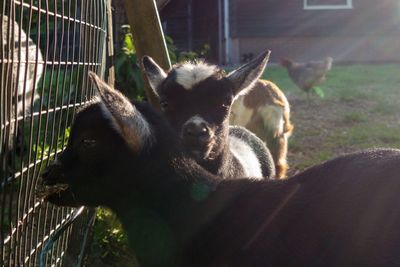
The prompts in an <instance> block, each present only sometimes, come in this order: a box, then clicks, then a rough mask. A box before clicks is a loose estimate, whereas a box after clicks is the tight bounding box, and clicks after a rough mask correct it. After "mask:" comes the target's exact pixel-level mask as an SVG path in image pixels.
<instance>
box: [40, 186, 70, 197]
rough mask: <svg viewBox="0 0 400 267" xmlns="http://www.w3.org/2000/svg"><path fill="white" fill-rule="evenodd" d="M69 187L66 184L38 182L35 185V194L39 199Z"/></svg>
mask: <svg viewBox="0 0 400 267" xmlns="http://www.w3.org/2000/svg"><path fill="white" fill-rule="evenodd" d="M68 188H69V185H68V184H54V185H45V184H43V183H41V184H39V185H38V186H37V187H36V196H37V197H38V198H40V199H43V198H45V197H48V196H50V195H53V194H56V193H61V192H62V191H65V190H67V189H68Z"/></svg>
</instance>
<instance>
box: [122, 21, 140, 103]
mask: <svg viewBox="0 0 400 267" xmlns="http://www.w3.org/2000/svg"><path fill="white" fill-rule="evenodd" d="M122 27H123V32H124V37H123V42H122V48H121V50H120V51H117V53H116V56H115V81H116V87H117V88H118V89H119V90H121V91H122V92H123V93H124V94H125V95H126V96H127V97H129V98H132V99H133V98H135V99H138V100H143V99H144V98H145V92H144V87H143V86H144V84H143V79H142V77H141V75H140V67H139V65H138V63H137V62H138V58H137V55H136V49H135V46H134V44H133V38H132V33H131V32H130V27H129V25H123V26H122Z"/></svg>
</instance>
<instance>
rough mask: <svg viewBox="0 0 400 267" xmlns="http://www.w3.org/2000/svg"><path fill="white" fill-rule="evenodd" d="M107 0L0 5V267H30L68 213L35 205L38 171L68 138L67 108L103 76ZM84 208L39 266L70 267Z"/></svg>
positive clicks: (4, 1) (85, 217)
mask: <svg viewBox="0 0 400 267" xmlns="http://www.w3.org/2000/svg"><path fill="white" fill-rule="evenodd" d="M106 1H107V0H85V1H80V0H20V1H18V0H1V1H0V43H1V47H0V125H1V129H0V165H1V169H0V170H1V172H0V266H38V264H39V263H38V262H39V256H40V252H41V251H42V249H43V246H44V244H46V241H48V240H49V239H50V238H52V235H54V233H56V232H57V230H58V229H60V227H62V225H63V223H65V221H67V220H68V219H69V218H70V217H71V216H72V214H73V213H74V211H75V210H74V209H71V208H57V207H55V206H52V205H51V204H48V203H46V202H44V201H43V200H40V199H38V198H37V197H36V195H35V187H36V184H37V182H38V178H39V176H40V172H41V170H43V168H45V167H46V166H47V165H48V163H49V162H50V161H51V160H52V159H54V157H55V156H56V155H57V154H58V153H60V152H61V151H62V150H63V148H64V146H65V144H66V141H67V139H68V135H69V126H70V124H71V122H72V120H73V117H74V113H75V109H76V108H77V107H78V106H80V105H82V104H84V103H85V102H86V101H88V100H89V99H90V98H91V96H92V94H93V88H92V87H91V86H90V84H89V80H88V76H87V73H88V71H89V70H91V71H94V72H96V73H97V74H98V75H100V76H102V75H103V74H104V72H105V60H106V44H107V41H106V39H107V2H106ZM92 218H93V211H92V210H84V212H83V213H82V215H81V216H79V217H78V219H77V220H76V221H75V222H74V223H72V224H71V225H70V226H69V227H68V228H67V230H66V231H65V232H63V234H62V235H61V237H60V238H59V239H58V241H57V242H56V243H55V244H54V246H53V247H52V249H51V250H50V251H49V253H48V254H46V258H45V262H46V266H78V265H80V264H81V260H82V256H83V255H84V250H85V243H86V239H87V234H88V229H89V228H90V225H91V222H92Z"/></svg>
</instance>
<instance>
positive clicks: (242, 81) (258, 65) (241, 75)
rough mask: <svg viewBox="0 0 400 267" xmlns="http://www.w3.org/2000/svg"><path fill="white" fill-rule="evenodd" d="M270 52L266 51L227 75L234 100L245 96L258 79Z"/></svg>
mask: <svg viewBox="0 0 400 267" xmlns="http://www.w3.org/2000/svg"><path fill="white" fill-rule="evenodd" d="M270 53H271V51H269V50H267V51H265V52H263V53H262V54H261V55H259V56H258V57H257V58H256V59H255V60H253V61H251V62H249V63H247V64H245V65H243V66H241V67H239V68H238V69H236V70H234V71H232V72H231V73H229V74H228V75H227V79H228V80H230V81H231V82H232V84H233V93H234V95H235V98H237V97H238V96H239V95H243V94H246V93H247V92H248V91H249V90H250V89H251V88H252V86H253V85H254V83H255V82H256V81H257V80H258V79H259V78H260V76H261V75H262V73H263V72H264V69H265V66H266V65H267V62H268V59H269V55H270Z"/></svg>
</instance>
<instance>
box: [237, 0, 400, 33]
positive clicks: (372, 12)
mask: <svg viewBox="0 0 400 267" xmlns="http://www.w3.org/2000/svg"><path fill="white" fill-rule="evenodd" d="M231 1H232V3H231V5H232V6H231V8H232V10H231V18H230V23H231V33H232V37H233V38H244V37H246V38H248V37H290V36H291V37H318V36H365V35H366V34H379V35H387V34H391V35H393V34H399V33H400V23H399V16H400V15H399V1H398V0H380V1H376V0H353V9H342V10H304V9H303V0H286V1H277V0H231Z"/></svg>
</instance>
